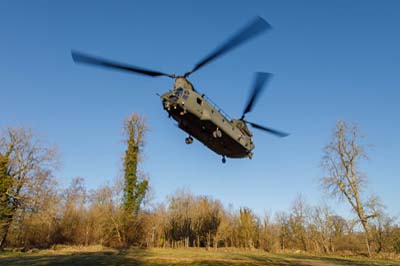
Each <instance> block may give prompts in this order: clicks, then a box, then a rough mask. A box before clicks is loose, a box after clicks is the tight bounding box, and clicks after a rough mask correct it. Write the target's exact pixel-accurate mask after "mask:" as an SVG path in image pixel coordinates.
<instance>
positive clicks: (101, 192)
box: [7, 178, 400, 253]
mask: <svg viewBox="0 0 400 266" xmlns="http://www.w3.org/2000/svg"><path fill="white" fill-rule="evenodd" d="M121 183H122V182H116V184H115V185H112V186H110V185H106V186H103V187H101V188H98V189H96V190H92V191H87V190H86V188H85V186H84V180H83V179H82V178H75V179H74V180H73V181H72V183H71V185H70V187H69V188H67V189H65V190H64V191H62V192H61V193H60V192H57V187H55V186H54V187H52V188H51V189H49V188H48V190H47V191H48V192H49V191H52V192H51V193H45V194H41V195H40V197H41V199H42V200H41V201H40V203H39V204H38V203H36V204H35V206H32V208H27V209H24V210H21V211H20V212H18V214H17V217H16V219H14V221H13V223H12V226H11V231H10V233H9V237H8V238H7V246H10V247H26V248H31V247H43V248H45V247H50V246H51V245H54V244H68V245H94V244H101V245H105V246H111V247H116V248H121V247H125V246H126V245H127V244H128V245H136V246H140V247H172V248H181V247H206V248H224V247H225V248H226V247H235V248H244V249H262V250H265V251H269V252H279V251H285V250H292V251H293V250H302V251H306V252H313V253H344V252H353V253H366V250H365V243H364V236H363V233H362V232H361V231H360V228H359V224H358V223H357V221H355V220H348V219H345V218H343V217H341V216H339V215H337V214H335V213H334V212H333V211H332V210H331V209H330V208H329V207H328V206H326V205H321V206H310V205H308V204H307V203H306V202H305V200H304V199H303V197H301V196H298V197H297V198H295V199H294V201H293V203H292V206H291V208H290V209H289V210H286V211H281V212H278V213H276V214H274V215H268V214H266V215H264V216H262V217H260V216H258V215H256V214H255V213H254V212H253V211H252V210H251V209H249V208H239V209H237V210H235V209H232V208H226V207H224V206H223V205H222V204H221V202H220V201H219V200H216V199H213V198H211V197H207V196H195V195H193V194H191V193H190V192H188V191H183V190H181V191H177V192H176V193H174V194H173V195H171V196H169V197H168V198H167V199H166V202H164V203H163V204H160V205H158V206H156V207H146V208H142V210H140V211H139V212H138V213H137V215H135V217H134V219H131V220H130V221H129V225H128V227H125V225H124V219H126V217H125V212H124V207H123V200H122V199H123V196H122V195H123V189H122V188H123V186H121ZM371 234H372V239H373V241H372V243H371V247H372V249H373V251H374V252H376V253H380V252H397V253H400V227H399V225H398V224H397V223H396V222H395V221H394V220H393V219H390V218H389V217H388V216H385V215H382V216H380V217H379V218H377V219H375V220H374V222H373V223H371ZM124 239H125V240H124ZM127 240H128V242H125V241H127Z"/></svg>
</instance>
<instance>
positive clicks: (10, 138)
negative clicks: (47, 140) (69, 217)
mask: <svg viewBox="0 0 400 266" xmlns="http://www.w3.org/2000/svg"><path fill="white" fill-rule="evenodd" d="M56 159H57V152H56V148H55V147H52V146H49V145H46V144H43V143H42V142H41V141H40V140H39V138H38V137H36V136H35V135H34V134H33V133H32V131H31V130H29V129H24V128H9V129H7V130H5V132H4V133H3V134H2V135H0V168H1V170H0V189H1V193H2V195H1V200H0V204H1V209H2V211H1V215H0V248H1V247H3V246H4V244H5V241H6V239H7V234H8V232H9V228H10V225H11V223H12V221H13V219H14V218H15V215H16V213H17V212H18V211H19V210H22V209H24V210H25V211H35V206H37V203H38V201H39V200H40V193H39V195H36V193H33V192H40V191H41V190H40V189H37V188H38V186H44V185H45V184H47V183H48V181H49V180H50V179H52V177H53V176H52V173H53V170H54V169H55V167H56V166H57V160H56Z"/></svg>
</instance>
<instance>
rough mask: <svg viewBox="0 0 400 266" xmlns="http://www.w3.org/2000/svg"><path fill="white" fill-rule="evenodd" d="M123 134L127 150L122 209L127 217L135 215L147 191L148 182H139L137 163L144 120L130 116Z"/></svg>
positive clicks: (143, 134)
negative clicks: (125, 136) (125, 137)
mask: <svg viewBox="0 0 400 266" xmlns="http://www.w3.org/2000/svg"><path fill="white" fill-rule="evenodd" d="M124 129H125V134H126V135H127V136H128V139H127V144H128V148H127V150H126V152H125V158H124V181H125V186H124V207H125V212H126V213H127V214H129V215H132V214H137V213H138V211H139V208H140V205H141V204H142V202H143V199H144V197H145V194H146V191H147V190H148V186H149V183H148V180H147V179H145V178H142V180H140V178H139V174H138V163H139V160H140V153H141V148H143V146H144V136H145V133H146V131H147V128H146V123H145V119H144V118H143V117H141V116H140V115H138V114H132V115H130V116H129V117H128V118H127V119H126V120H125V128H124Z"/></svg>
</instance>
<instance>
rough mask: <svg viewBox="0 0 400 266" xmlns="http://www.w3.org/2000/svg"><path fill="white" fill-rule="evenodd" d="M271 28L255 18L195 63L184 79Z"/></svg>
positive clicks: (262, 20) (259, 18) (263, 21)
mask: <svg viewBox="0 0 400 266" xmlns="http://www.w3.org/2000/svg"><path fill="white" fill-rule="evenodd" d="M270 28H271V25H269V24H268V22H266V21H265V20H264V19H262V18H261V17H256V18H255V19H254V20H253V21H252V22H251V23H249V24H248V25H247V26H246V27H245V28H243V29H242V30H241V31H239V32H238V33H236V34H235V35H234V36H233V37H231V38H230V39H229V40H228V41H226V42H225V43H223V44H222V45H221V46H219V47H218V48H217V49H215V51H213V52H212V53H210V54H209V55H207V56H206V57H204V58H203V59H202V60H201V61H200V62H199V63H197V64H196V65H195V66H194V68H193V69H192V70H191V71H189V72H187V73H186V74H185V77H187V76H189V75H190V74H192V73H193V72H195V71H196V70H198V69H199V68H201V67H203V66H204V65H206V64H208V63H210V62H211V61H213V60H214V59H216V58H218V57H220V56H221V55H223V54H225V53H227V52H229V51H231V50H232V49H234V48H236V47H237V46H239V45H241V44H243V43H245V42H246V41H248V40H250V39H252V38H254V37H255V36H257V35H259V34H260V33H262V32H264V31H266V30H268V29H270Z"/></svg>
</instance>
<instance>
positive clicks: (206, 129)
mask: <svg viewBox="0 0 400 266" xmlns="http://www.w3.org/2000/svg"><path fill="white" fill-rule="evenodd" d="M269 29H271V26H270V24H269V23H268V22H266V21H265V20H264V19H263V18H261V17H255V18H254V19H253V20H252V21H251V22H250V23H249V24H247V25H246V26H245V27H244V28H243V29H241V30H240V31H238V32H237V33H236V34H234V35H233V36H232V37H231V38H230V39H228V40H227V41H225V42H224V43H223V44H222V45H220V46H218V47H217V48H216V49H215V50H214V51H213V52H211V53H210V54H208V55H207V56H206V57H204V58H203V59H202V60H200V61H199V62H198V63H197V64H196V65H195V66H194V67H193V68H192V69H191V70H190V71H188V72H186V73H185V74H183V75H175V74H168V73H164V72H160V71H155V70H150V69H145V68H141V67H137V66H133V65H128V64H124V63H120V62H116V61H113V60H109V59H105V58H101V57H96V56H92V55H89V54H86V53H82V52H78V51H75V50H72V51H71V55H72V59H73V60H74V62H76V63H83V64H89V65H94V66H99V67H103V68H109V69H114V70H122V71H127V72H133V73H136V74H142V75H146V76H150V77H159V76H165V77H169V78H172V79H174V80H175V81H174V85H173V88H172V89H171V90H169V91H168V92H166V93H164V94H162V95H160V98H161V101H162V106H163V108H164V110H166V111H167V113H168V116H169V117H172V118H173V119H174V120H175V121H176V122H177V123H178V127H179V128H180V129H182V130H183V131H185V132H186V133H188V137H187V138H186V139H185V143H186V144H191V143H193V138H196V139H197V140H199V141H200V142H201V143H203V144H204V145H205V146H207V147H208V148H209V149H211V150H212V151H214V152H215V153H217V154H219V155H221V156H222V162H223V163H225V162H226V157H228V158H245V157H248V158H250V159H251V158H252V157H253V152H252V151H253V150H254V148H255V145H254V143H253V140H252V137H253V133H252V132H251V131H250V130H249V128H248V127H247V125H250V126H252V127H253V128H256V129H259V130H262V131H265V132H268V133H271V134H273V135H275V136H278V137H285V136H288V134H287V133H285V132H282V131H279V130H276V129H272V128H270V127H266V126H262V125H259V124H256V123H253V122H250V121H248V120H245V116H246V114H247V113H249V112H250V111H251V110H252V108H253V106H254V104H255V102H256V100H257V99H258V97H259V95H260V93H261V92H262V90H263V88H264V87H265V85H266V83H267V81H268V80H269V79H270V78H271V76H272V74H270V73H264V72H257V73H256V74H255V81H254V84H253V88H252V91H251V93H250V97H249V99H248V101H247V103H246V105H245V108H244V110H243V112H242V116H241V117H240V118H238V119H231V118H230V117H229V116H228V115H227V114H226V113H225V112H224V111H223V110H222V109H221V108H219V107H218V106H217V105H216V104H215V103H214V102H213V101H212V100H211V99H210V98H208V97H207V96H205V94H201V93H200V92H198V91H197V90H195V88H194V86H193V85H192V83H191V82H190V81H189V80H188V77H189V76H190V75H191V74H193V73H194V72H195V71H197V70H199V69H200V68H202V67H203V66H205V65H207V64H209V63H210V62H212V61H214V60H215V59H217V58H219V57H221V56H222V55H224V54H226V53H227V52H229V51H231V50H233V49H234V48H237V47H238V46H239V45H242V44H243V43H245V42H247V41H249V40H250V39H253V38H254V37H256V36H258V35H260V34H261V33H263V32H266V31H267V30H269Z"/></svg>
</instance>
